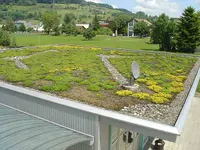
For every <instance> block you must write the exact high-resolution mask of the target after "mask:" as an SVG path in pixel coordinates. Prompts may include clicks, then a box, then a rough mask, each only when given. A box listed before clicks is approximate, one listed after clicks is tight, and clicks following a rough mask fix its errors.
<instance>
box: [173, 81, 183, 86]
mask: <svg viewBox="0 0 200 150" xmlns="http://www.w3.org/2000/svg"><path fill="white" fill-rule="evenodd" d="M172 86H173V87H183V83H182V82H176V81H174V82H172Z"/></svg>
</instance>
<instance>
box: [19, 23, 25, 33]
mask: <svg viewBox="0 0 200 150" xmlns="http://www.w3.org/2000/svg"><path fill="white" fill-rule="evenodd" d="M18 30H19V31H21V32H26V27H25V25H24V24H23V23H22V24H21V25H20V26H19V29H18Z"/></svg>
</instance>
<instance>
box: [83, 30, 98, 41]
mask: <svg viewBox="0 0 200 150" xmlns="http://www.w3.org/2000/svg"><path fill="white" fill-rule="evenodd" d="M95 36H96V33H95V31H93V30H92V29H90V28H89V29H86V30H85V31H84V32H83V37H84V38H85V39H87V40H91V39H92V38H94V37H95Z"/></svg>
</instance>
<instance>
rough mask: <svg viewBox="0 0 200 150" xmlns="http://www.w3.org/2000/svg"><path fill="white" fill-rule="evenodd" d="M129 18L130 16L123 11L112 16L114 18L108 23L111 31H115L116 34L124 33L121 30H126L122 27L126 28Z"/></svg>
mask: <svg viewBox="0 0 200 150" xmlns="http://www.w3.org/2000/svg"><path fill="white" fill-rule="evenodd" d="M131 18H132V16H130V15H127V14H124V13H119V14H116V15H115V16H114V19H113V20H112V21H111V23H110V28H111V29H112V30H113V32H115V34H116V36H117V35H118V34H124V32H123V31H126V32H127V30H124V28H127V24H128V22H129V21H130V20H131Z"/></svg>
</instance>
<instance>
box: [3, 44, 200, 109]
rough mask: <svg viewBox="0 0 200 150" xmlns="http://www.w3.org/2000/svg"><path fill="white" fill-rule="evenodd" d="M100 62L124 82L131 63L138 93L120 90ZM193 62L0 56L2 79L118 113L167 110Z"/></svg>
mask: <svg viewBox="0 0 200 150" xmlns="http://www.w3.org/2000/svg"><path fill="white" fill-rule="evenodd" d="M100 56H109V57H108V61H109V62H110V64H111V65H112V66H113V67H114V68H116V69H117V71H118V72H119V73H120V74H121V75H122V76H123V77H125V78H126V79H127V80H128V79H129V78H130V66H131V63H132V62H133V61H137V62H138V63H139V66H140V69H141V75H140V77H139V79H138V80H137V81H136V82H137V84H139V86H140V91H138V92H136V93H133V92H131V91H128V90H123V89H122V88H121V87H120V82H119V81H117V80H115V79H114V78H113V74H112V73H110V72H109V70H108V69H107V68H106V67H105V65H104V62H103V61H102V59H101V57H100ZM195 62H197V59H196V58H195V57H183V56H178V55H174V54H170V53H169V54H159V53H155V54H154V53H150V52H145V53H144V52H126V51H120V50H106V51H104V50H102V49H101V48H95V47H83V46H66V45H59V46H39V47H34V48H25V49H18V50H5V51H2V52H1V53H0V79H1V80H3V81H6V82H9V83H12V84H14V85H18V86H23V87H29V88H32V89H36V90H40V91H45V92H49V93H53V94H55V95H57V96H59V97H65V98H70V99H72V100H75V101H79V102H82V103H86V104H89V105H93V106H97V107H101V108H105V109H109V110H116V111H119V110H121V109H123V108H124V107H129V106H132V105H135V104H164V105H167V104H170V103H171V102H172V101H173V99H175V97H176V96H177V94H179V93H180V92H182V91H183V90H184V82H185V80H186V79H187V76H188V74H189V73H190V70H191V69H192V68H193V66H194V64H195Z"/></svg>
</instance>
